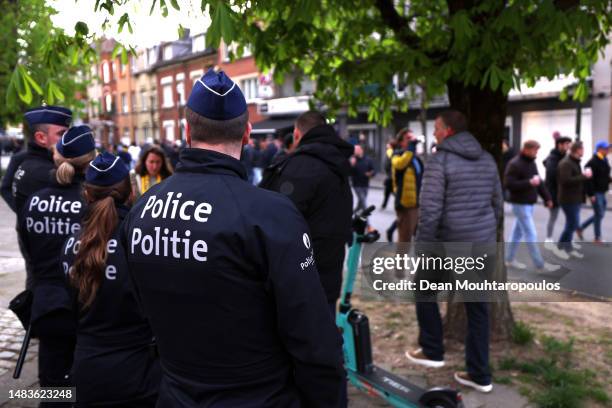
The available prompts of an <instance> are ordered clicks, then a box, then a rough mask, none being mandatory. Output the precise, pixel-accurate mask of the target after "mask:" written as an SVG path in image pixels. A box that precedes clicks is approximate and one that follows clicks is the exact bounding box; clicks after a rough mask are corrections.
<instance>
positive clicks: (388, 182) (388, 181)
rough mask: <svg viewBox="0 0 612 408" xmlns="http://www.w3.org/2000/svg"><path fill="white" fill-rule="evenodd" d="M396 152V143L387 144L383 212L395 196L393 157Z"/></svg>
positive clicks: (392, 141)
mask: <svg viewBox="0 0 612 408" xmlns="http://www.w3.org/2000/svg"><path fill="white" fill-rule="evenodd" d="M394 150H395V141H394V140H391V141H389V143H387V148H386V149H385V164H384V169H385V180H384V182H383V186H384V189H385V190H384V193H383V202H382V204H381V206H380V208H381V210H384V209H385V208H387V203H388V202H389V197H391V194H393V176H392V174H391V173H392V170H391V157H393V151H394Z"/></svg>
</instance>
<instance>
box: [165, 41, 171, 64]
mask: <svg viewBox="0 0 612 408" xmlns="http://www.w3.org/2000/svg"><path fill="white" fill-rule="evenodd" d="M171 59H172V44H168V45H166V46H165V47H164V61H168V60H171Z"/></svg>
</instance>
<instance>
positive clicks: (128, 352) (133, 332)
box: [60, 153, 161, 408]
mask: <svg viewBox="0 0 612 408" xmlns="http://www.w3.org/2000/svg"><path fill="white" fill-rule="evenodd" d="M131 192H132V187H131V183H130V178H129V170H128V168H127V167H126V165H125V164H124V162H123V161H122V160H121V159H120V158H118V157H116V156H114V155H112V154H110V153H102V154H101V155H99V156H98V157H96V159H95V160H94V161H93V162H91V164H90V165H89V168H88V169H87V173H86V176H85V183H84V188H83V195H84V197H85V200H86V201H87V213H86V215H85V216H84V217H83V219H82V222H81V230H80V231H79V232H77V233H76V234H73V235H71V236H70V238H68V240H67V241H66V243H65V244H64V248H63V249H62V255H61V258H60V259H61V263H62V267H63V270H64V272H66V273H68V275H69V280H70V282H71V284H72V286H73V287H74V289H75V290H74V291H73V295H75V296H76V297H77V298H78V302H77V303H78V305H79V307H78V309H79V321H78V327H77V343H76V348H75V353H74V363H73V366H72V378H73V381H74V385H75V387H76V393H77V394H76V397H77V404H76V406H77V407H86V406H91V405H104V406H105V407H119V406H123V407H131V408H138V407H143V408H144V407H155V403H156V401H157V390H158V388H159V380H160V375H161V371H160V367H159V362H158V360H157V358H155V357H154V354H153V353H152V349H151V344H152V338H153V335H152V333H151V329H150V327H149V324H148V323H147V321H146V319H145V318H144V317H143V314H142V312H141V310H140V309H139V308H138V306H137V304H136V299H135V298H134V292H133V291H132V286H131V283H130V280H129V275H128V271H127V264H126V261H125V255H124V252H123V249H122V247H121V246H120V245H118V237H117V231H118V229H119V228H120V224H121V222H122V221H123V219H124V218H125V216H126V215H127V213H128V211H129V209H128V207H127V203H128V200H129V199H130V195H131Z"/></svg>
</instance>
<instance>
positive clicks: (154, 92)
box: [151, 89, 157, 111]
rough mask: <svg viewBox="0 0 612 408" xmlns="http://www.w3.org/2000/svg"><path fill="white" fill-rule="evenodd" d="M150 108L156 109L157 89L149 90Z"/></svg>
mask: <svg viewBox="0 0 612 408" xmlns="http://www.w3.org/2000/svg"><path fill="white" fill-rule="evenodd" d="M151 110H152V111H154V110H157V90H155V89H153V90H152V91H151Z"/></svg>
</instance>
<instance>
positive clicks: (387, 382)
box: [336, 206, 464, 408]
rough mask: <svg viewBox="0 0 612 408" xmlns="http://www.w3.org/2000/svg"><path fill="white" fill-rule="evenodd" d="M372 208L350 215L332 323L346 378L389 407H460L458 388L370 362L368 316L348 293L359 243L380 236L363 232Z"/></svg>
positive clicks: (356, 260)
mask: <svg viewBox="0 0 612 408" xmlns="http://www.w3.org/2000/svg"><path fill="white" fill-rule="evenodd" d="M374 208H375V207H374V206H371V207H368V208H367V209H365V210H363V211H362V212H361V213H359V214H356V215H355V216H354V217H353V231H354V233H353V244H352V246H351V248H350V250H349V254H348V259H347V270H348V271H347V276H346V280H345V283H344V287H343V289H342V296H341V298H340V306H339V313H338V315H337V317H336V325H337V326H338V327H339V328H340V331H341V332H342V336H343V339H344V346H343V349H344V365H345V368H346V371H347V374H348V379H349V381H350V382H351V383H352V384H353V385H354V386H355V387H356V388H357V389H359V390H361V391H364V392H367V393H368V394H369V395H376V396H378V397H381V398H383V399H384V400H386V401H387V402H388V403H389V404H391V406H393V407H399V408H415V407H418V408H424V407H430V408H432V407H435V408H463V407H464V405H463V402H462V400H461V394H460V393H459V392H458V391H456V390H451V389H446V388H432V389H429V390H424V389H422V388H420V387H417V386H416V385H414V384H411V383H410V382H408V381H407V380H405V379H404V378H402V377H399V376H397V375H394V374H392V373H390V372H388V371H386V370H384V369H382V368H380V367H377V366H376V365H374V363H373V362H372V344H371V339H370V327H369V322H368V317H367V316H366V315H365V314H364V313H363V312H360V311H359V310H357V309H354V308H353V306H352V305H351V294H352V292H353V285H354V283H355V279H356V277H357V271H358V268H359V257H360V255H361V246H362V245H363V244H364V243H372V242H376V241H377V240H378V238H380V234H379V233H378V231H376V230H374V231H371V232H366V229H367V225H368V221H367V220H368V217H369V216H370V214H372V211H374Z"/></svg>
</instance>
